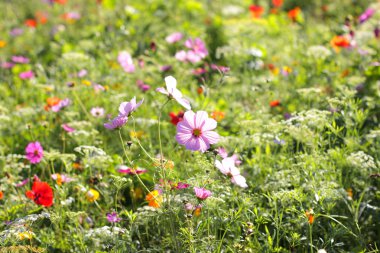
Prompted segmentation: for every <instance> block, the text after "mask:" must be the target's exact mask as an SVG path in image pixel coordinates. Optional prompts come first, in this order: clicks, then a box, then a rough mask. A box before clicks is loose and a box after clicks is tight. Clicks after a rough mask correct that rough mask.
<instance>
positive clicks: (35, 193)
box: [25, 181, 54, 207]
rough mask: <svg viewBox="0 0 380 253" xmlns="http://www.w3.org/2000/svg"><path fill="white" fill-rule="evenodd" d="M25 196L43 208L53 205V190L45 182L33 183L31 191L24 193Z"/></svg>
mask: <svg viewBox="0 0 380 253" xmlns="http://www.w3.org/2000/svg"><path fill="white" fill-rule="evenodd" d="M25 195H26V197H28V198H29V199H32V200H33V201H34V203H36V204H37V205H42V206H45V207H49V206H51V205H53V197H54V194H53V189H52V188H51V187H50V185H49V184H48V183H46V182H39V181H34V183H33V186H32V190H31V191H26V193H25Z"/></svg>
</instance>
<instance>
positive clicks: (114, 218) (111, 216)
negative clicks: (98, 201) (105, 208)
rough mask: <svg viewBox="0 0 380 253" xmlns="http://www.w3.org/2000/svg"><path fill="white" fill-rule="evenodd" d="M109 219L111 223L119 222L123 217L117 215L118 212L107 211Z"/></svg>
mask: <svg viewBox="0 0 380 253" xmlns="http://www.w3.org/2000/svg"><path fill="white" fill-rule="evenodd" d="M107 220H108V222H110V223H117V222H119V221H121V218H120V217H118V216H117V213H116V212H112V213H107Z"/></svg>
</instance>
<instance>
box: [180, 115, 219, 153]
mask: <svg viewBox="0 0 380 253" xmlns="http://www.w3.org/2000/svg"><path fill="white" fill-rule="evenodd" d="M216 125H217V122H216V121H215V120H214V119H212V118H209V117H208V115H207V112H205V111H198V112H196V113H194V112H193V111H187V112H185V114H184V116H183V120H182V121H180V122H178V124H177V135H176V140H177V142H178V143H179V144H181V145H185V147H186V148H187V149H189V150H192V151H200V152H202V153H203V152H205V151H206V150H208V149H209V148H210V144H215V143H217V142H218V141H219V138H220V136H219V134H218V133H216V132H214V131H213V130H214V129H215V128H216Z"/></svg>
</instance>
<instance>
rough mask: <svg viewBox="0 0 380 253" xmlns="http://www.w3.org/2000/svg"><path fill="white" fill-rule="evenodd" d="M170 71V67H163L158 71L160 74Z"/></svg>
mask: <svg viewBox="0 0 380 253" xmlns="http://www.w3.org/2000/svg"><path fill="white" fill-rule="evenodd" d="M170 70H172V66H171V65H164V66H161V67H160V71H162V72H168V71H170Z"/></svg>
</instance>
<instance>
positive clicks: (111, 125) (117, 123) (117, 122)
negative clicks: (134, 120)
mask: <svg viewBox="0 0 380 253" xmlns="http://www.w3.org/2000/svg"><path fill="white" fill-rule="evenodd" d="M127 121H128V117H127V116H117V117H116V118H114V119H112V120H111V121H110V122H107V123H104V127H105V128H107V129H110V130H113V129H116V128H121V127H122V126H124V125H125V124H126V123H127Z"/></svg>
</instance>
